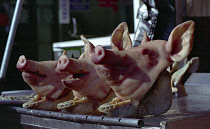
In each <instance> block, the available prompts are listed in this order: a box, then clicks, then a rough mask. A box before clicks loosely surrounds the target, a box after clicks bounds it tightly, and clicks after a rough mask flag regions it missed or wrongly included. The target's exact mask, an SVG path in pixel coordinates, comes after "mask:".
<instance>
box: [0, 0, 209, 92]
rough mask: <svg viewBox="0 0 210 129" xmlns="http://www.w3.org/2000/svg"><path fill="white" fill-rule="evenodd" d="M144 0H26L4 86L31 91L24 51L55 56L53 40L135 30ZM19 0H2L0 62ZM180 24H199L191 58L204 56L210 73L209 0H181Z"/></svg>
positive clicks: (31, 56) (40, 58) (33, 55)
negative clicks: (21, 63) (22, 66)
mask: <svg viewBox="0 0 210 129" xmlns="http://www.w3.org/2000/svg"><path fill="white" fill-rule="evenodd" d="M140 2H141V1H138V0H24V4H23V8H22V12H21V17H20V21H19V25H18V28H17V32H16V36H15V40H14V45H13V48H12V53H11V57H10V61H9V66H8V70H7V74H6V83H5V86H4V89H3V90H19V89H30V87H29V86H28V85H27V84H26V83H25V82H24V81H23V79H22V75H21V72H20V71H18V70H17V68H16V63H17V60H18V58H19V56H20V55H25V56H26V58H28V59H30V60H36V61H43V60H54V59H55V57H54V55H55V53H54V51H53V43H62V42H65V41H74V40H79V39H80V35H81V34H83V35H85V37H86V38H97V37H103V36H110V35H111V34H112V32H113V30H114V29H115V28H116V27H117V25H118V24H119V23H121V22H127V24H128V27H129V32H130V33H134V32H135V29H136V26H137V23H138V19H137V18H136V14H137V10H138V7H139V4H140ZM15 5H16V0H0V62H1V60H2V57H3V54H4V49H5V44H6V41H7V35H8V33H9V28H10V23H11V20H12V16H13V12H14V8H15ZM175 5H176V24H179V23H181V22H183V21H186V20H189V19H191V20H193V21H195V23H196V27H195V37H194V47H193V51H192V52H191V54H190V56H189V57H193V56H198V57H200V62H201V63H200V67H199V70H198V72H210V67H209V65H210V64H209V62H210V61H209V56H210V52H209V51H210V43H209V41H210V40H209V34H210V33H209V26H210V24H209V23H210V22H209V21H210V18H209V17H210V9H209V6H210V1H209V0H199V1H198V0H179V1H176V2H175Z"/></svg>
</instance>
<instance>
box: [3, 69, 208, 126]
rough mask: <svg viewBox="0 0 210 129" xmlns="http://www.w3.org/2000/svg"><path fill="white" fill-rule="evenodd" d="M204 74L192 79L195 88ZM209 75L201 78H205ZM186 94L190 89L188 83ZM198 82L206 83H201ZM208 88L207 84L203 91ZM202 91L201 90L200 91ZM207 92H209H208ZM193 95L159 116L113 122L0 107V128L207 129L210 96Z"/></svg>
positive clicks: (91, 117)
mask: <svg viewBox="0 0 210 129" xmlns="http://www.w3.org/2000/svg"><path fill="white" fill-rule="evenodd" d="M203 75H204V73H197V74H194V75H192V76H191V77H190V78H189V79H192V78H194V79H192V80H193V81H194V83H195V80H196V79H197V82H196V84H200V83H201V82H199V80H200V79H199V78H201V77H202V78H203ZM209 76H210V74H205V76H204V77H205V78H208V77H209ZM189 79H188V81H187V82H186V84H187V85H188V86H187V87H186V91H188V90H189V89H188V88H190V89H191V90H193V87H190V82H193V81H190V80H189ZM202 81H207V82H208V81H209V80H205V79H203V80H202ZM209 85H210V84H209V83H207V87H208V86H209ZM200 88H201V89H202V86H201V87H200ZM208 89H209V88H208ZM197 92H200V91H198V90H197V89H196V90H195V91H193V92H190V93H193V94H189V95H188V96H185V97H176V96H174V97H173V103H172V106H171V108H170V110H169V111H168V112H166V113H165V114H162V115H159V116H145V117H142V118H113V117H108V116H91V115H78V114H67V113H61V112H51V111H42V110H34V109H24V108H21V107H20V106H21V105H20V104H15V105H12V104H1V105H0V109H1V110H0V125H1V127H4V128H7V127H8V128H13V127H15V128H17V127H18V128H60V129H62V128H68V129H69V128H74V129H75V128H83V129H92V128H93V129H95V128H97V129H98V128H101V129H107V128H111V129H118V128H123V129H128V128H129V129H134V128H142V129H172V128H173V129H182V128H183V129H205V128H206V129H207V128H210V99H209V98H210V96H209V95H208V94H203V95H201V94H199V95H198V94H197Z"/></svg>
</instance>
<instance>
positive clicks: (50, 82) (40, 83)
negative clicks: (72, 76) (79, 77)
mask: <svg viewBox="0 0 210 129" xmlns="http://www.w3.org/2000/svg"><path fill="white" fill-rule="evenodd" d="M16 67H17V68H18V69H19V70H20V71H22V77H23V80H24V81H25V82H26V83H27V84H28V85H29V86H30V87H31V88H32V89H33V90H34V92H35V93H36V94H37V97H36V98H34V99H33V100H31V101H29V102H26V103H25V104H23V107H25V108H36V109H43V110H56V109H57V106H56V105H57V104H58V103H60V102H63V101H66V100H69V99H71V98H73V94H72V91H70V90H68V89H66V88H65V86H64V85H63V84H62V83H61V79H63V78H65V77H66V76H67V74H66V73H61V72H60V71H59V70H58V69H57V61H33V60H28V59H26V57H25V56H24V55H22V56H20V57H19V59H18V62H17V64H16ZM43 105H45V106H43Z"/></svg>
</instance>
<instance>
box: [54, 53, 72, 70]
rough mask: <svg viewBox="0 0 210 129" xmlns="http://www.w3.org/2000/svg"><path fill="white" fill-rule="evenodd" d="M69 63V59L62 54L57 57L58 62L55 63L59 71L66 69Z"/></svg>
mask: <svg viewBox="0 0 210 129" xmlns="http://www.w3.org/2000/svg"><path fill="white" fill-rule="evenodd" d="M68 65H69V59H68V57H67V56H66V55H62V56H61V57H60V58H59V61H58V64H57V68H58V69H59V70H60V71H64V70H66V69H67V67H68Z"/></svg>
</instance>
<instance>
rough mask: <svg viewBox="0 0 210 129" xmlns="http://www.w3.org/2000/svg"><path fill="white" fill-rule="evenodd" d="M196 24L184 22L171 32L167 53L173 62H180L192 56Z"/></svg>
mask: <svg viewBox="0 0 210 129" xmlns="http://www.w3.org/2000/svg"><path fill="white" fill-rule="evenodd" d="M194 28H195V23H194V22H193V21H187V22H184V23H182V24H180V25H178V26H176V27H175V28H174V29H173V31H172V32H171V34H170V36H169V39H168V42H167V44H166V52H167V53H168V54H169V56H170V58H171V60H172V61H175V62H179V61H182V60H183V59H184V58H185V57H187V56H188V55H189V54H190V51H191V50H192V46H193V36H194Z"/></svg>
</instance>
